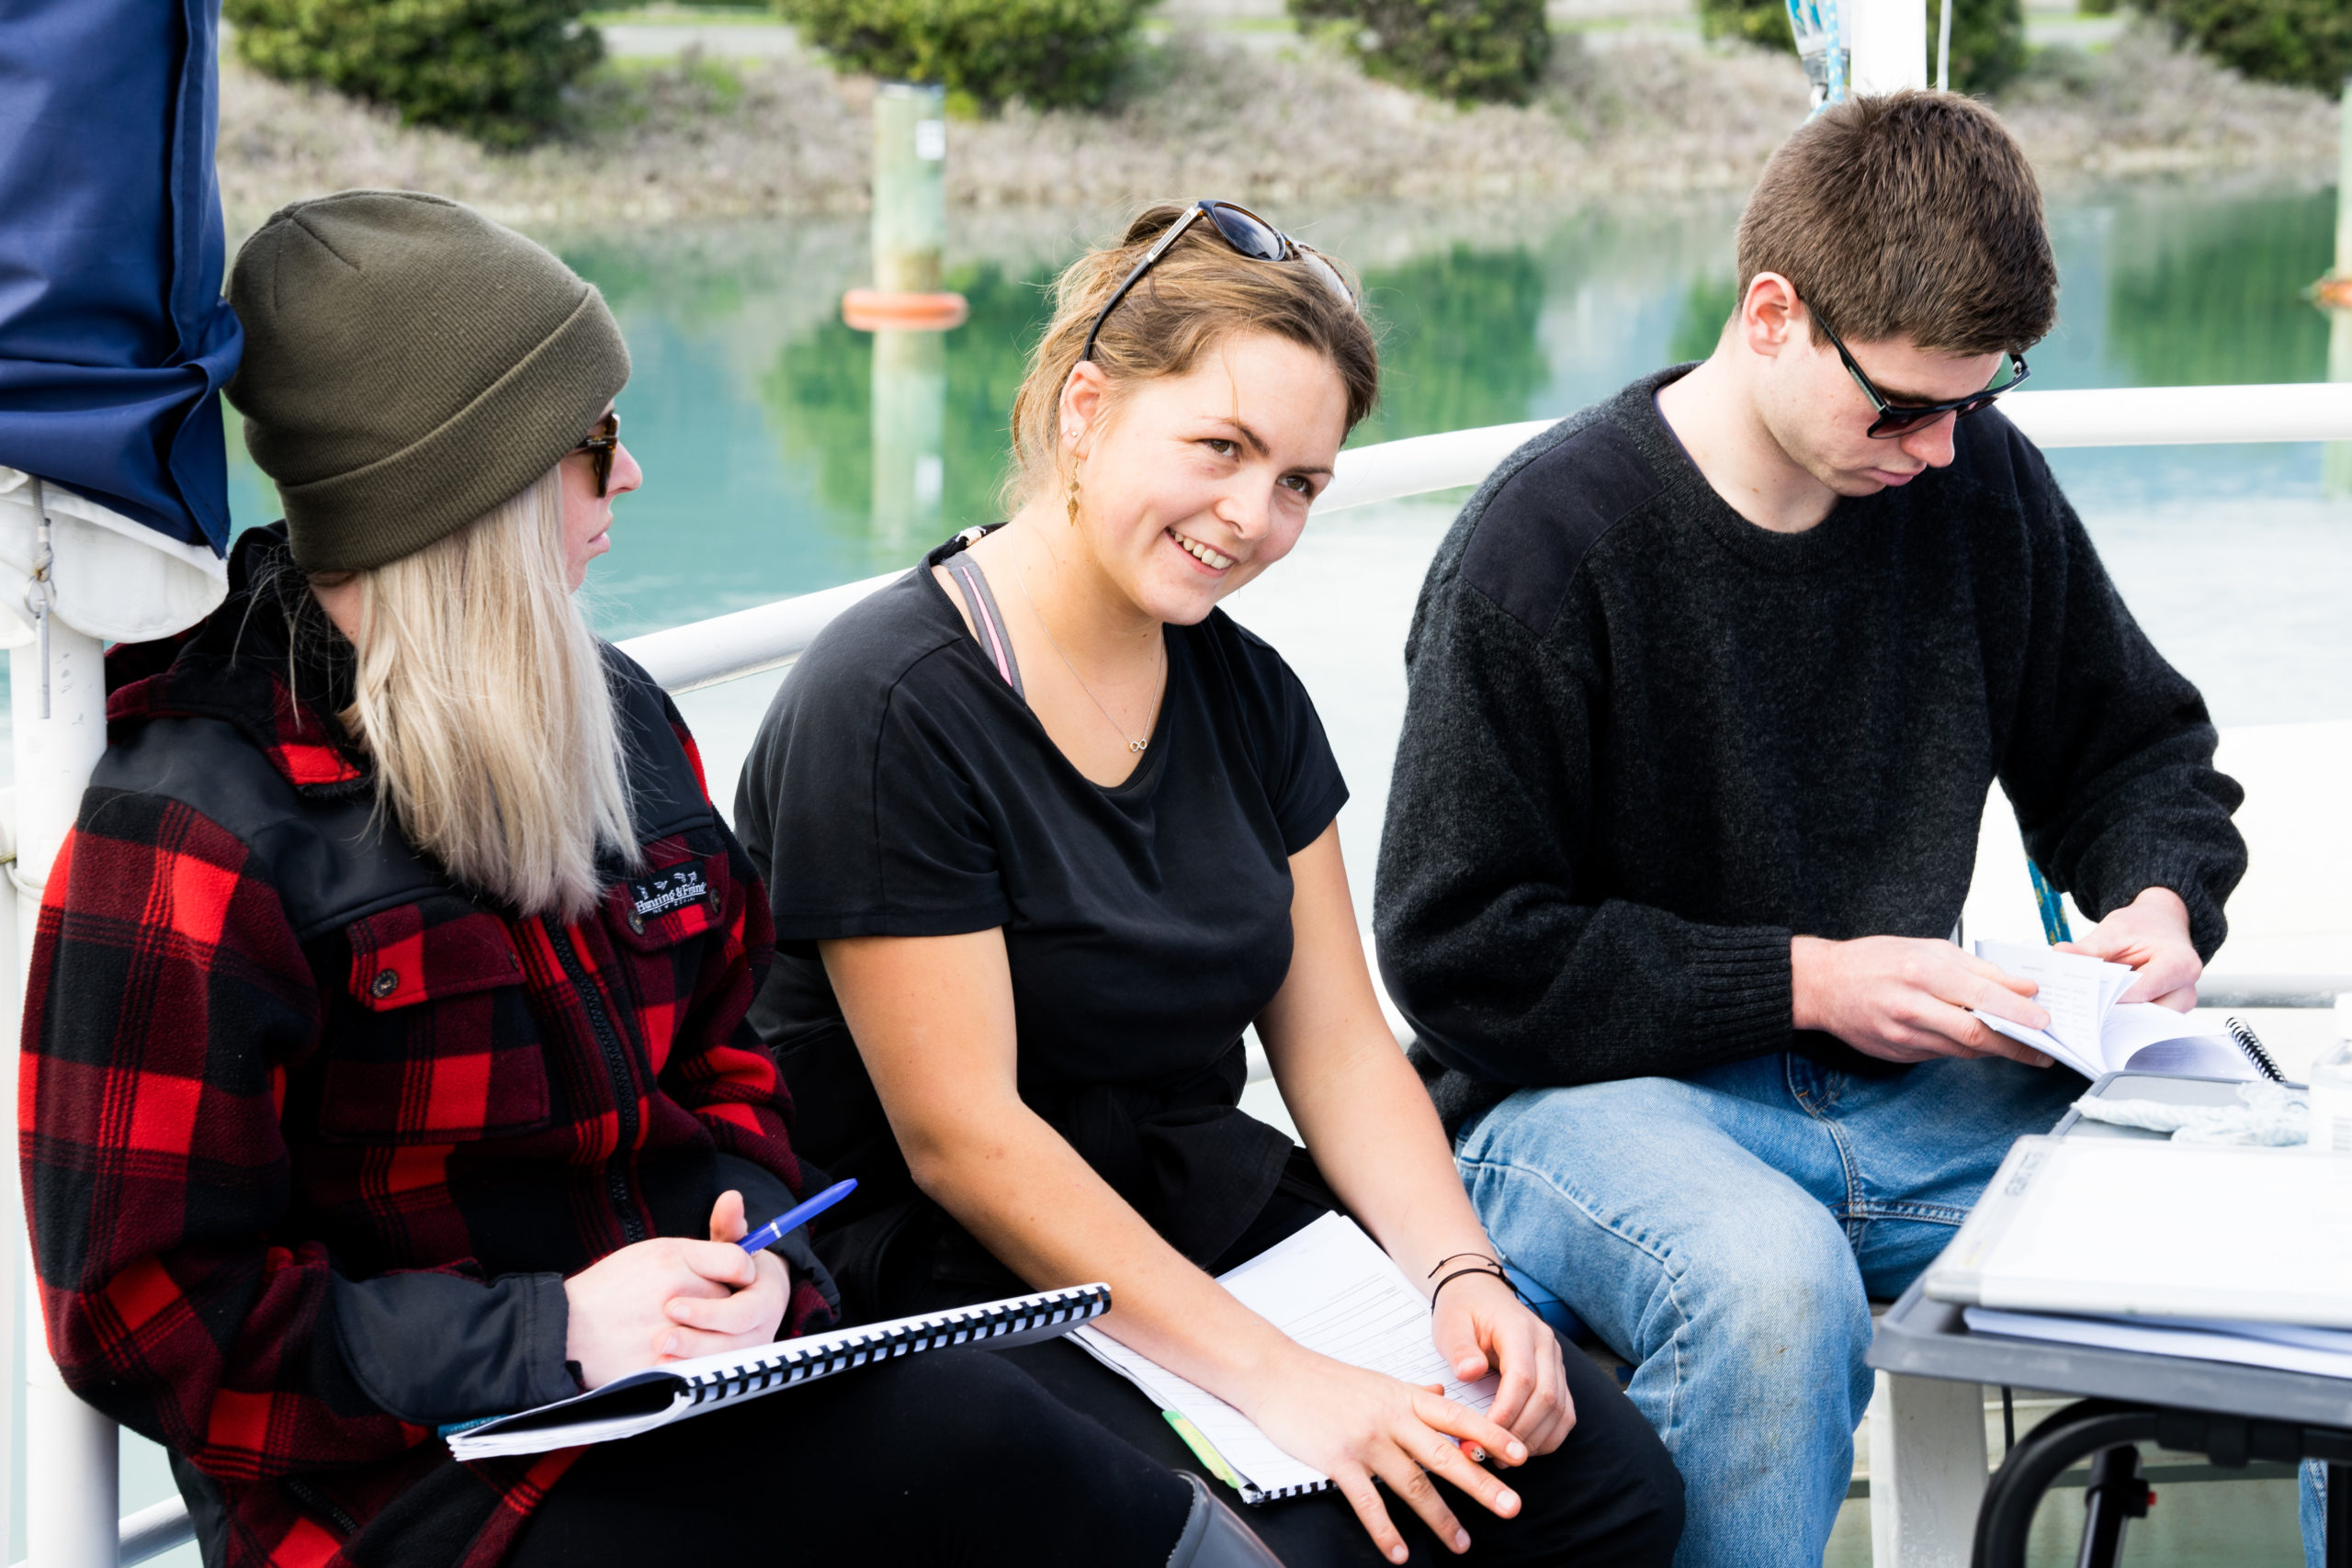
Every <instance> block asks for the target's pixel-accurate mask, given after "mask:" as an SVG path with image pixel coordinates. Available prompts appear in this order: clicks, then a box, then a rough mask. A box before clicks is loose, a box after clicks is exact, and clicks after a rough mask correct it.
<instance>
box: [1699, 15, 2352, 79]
mask: <svg viewBox="0 0 2352 1568" xmlns="http://www.w3.org/2000/svg"><path fill="white" fill-rule="evenodd" d="M2312 3H2313V4H2320V3H2324V0H2312ZM1938 5H1939V0H1928V62H1927V63H1928V70H1929V72H1930V73H1933V71H1934V69H1935V49H1936V26H1937V17H1938V16H1939V11H1938ZM1954 6H1955V8H1954V9H1953V11H1952V14H1951V85H1952V91H1954V92H1956V93H1974V94H1983V93H1997V92H1999V91H2000V90H2001V89H2002V88H2003V87H2006V86H2007V85H2009V83H2010V82H2011V81H2012V80H2014V79H2015V78H2016V76H2017V73H2018V72H2019V71H2022V70H2023V69H2025V7H2024V6H2023V5H2022V4H2021V3H2020V0H1954ZM1699 26H1700V28H1701V30H1702V31H1703V32H1704V33H1705V34H1706V35H1707V36H1708V37H1709V38H1736V39H1746V40H1747V42H1749V43H1758V44H1763V45H1765V46H1766V47H1768V48H1771V49H1785V50H1791V51H1793V50H1794V49H1795V48H1796V43H1795V40H1794V39H1792V37H1791V35H1790V33H1789V12H1788V7H1787V6H1784V5H1783V4H1781V0H1699Z"/></svg>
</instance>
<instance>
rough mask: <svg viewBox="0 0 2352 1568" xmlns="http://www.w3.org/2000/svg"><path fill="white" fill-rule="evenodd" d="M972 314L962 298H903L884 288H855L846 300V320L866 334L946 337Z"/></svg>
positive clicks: (915, 295)
mask: <svg viewBox="0 0 2352 1568" xmlns="http://www.w3.org/2000/svg"><path fill="white" fill-rule="evenodd" d="M971 313H972V308H971V306H970V305H968V304H967V303H966V302H965V299H964V297H963V296H962V295H961V294H902V293H899V292H897V291H895V290H891V289H884V288H853V289H851V290H850V291H849V292H848V293H846V294H844V295H842V321H846V322H848V323H849V324H850V325H851V326H853V327H854V328H856V329H857V330H858V331H859V332H862V333H871V332H879V331H881V330H883V329H885V328H889V329H892V330H894V331H898V332H902V333H944V332H946V331H948V330H949V329H950V328H953V327H960V326H962V325H963V324H964V320H965V318H966V317H967V316H969V315H970V314H971Z"/></svg>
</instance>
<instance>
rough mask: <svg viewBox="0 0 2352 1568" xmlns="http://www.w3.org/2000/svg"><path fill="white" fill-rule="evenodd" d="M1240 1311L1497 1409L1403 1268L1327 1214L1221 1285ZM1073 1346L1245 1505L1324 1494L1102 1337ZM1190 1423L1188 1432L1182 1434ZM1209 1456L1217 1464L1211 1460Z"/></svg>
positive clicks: (1092, 1331) (1216, 1408) (1301, 1471)
mask: <svg viewBox="0 0 2352 1568" xmlns="http://www.w3.org/2000/svg"><path fill="white" fill-rule="evenodd" d="M1217 1282H1218V1283H1219V1284H1222V1285H1223V1286H1224V1287H1225V1288H1226V1289H1227V1290H1228V1291H1231V1292H1233V1293H1234V1295H1235V1296H1236V1297H1237V1298H1238V1300H1239V1301H1240V1302H1241V1303H1242V1305H1244V1306H1246V1307H1248V1308H1250V1310H1251V1311H1252V1312H1255V1313H1257V1314H1259V1315H1260V1316H1261V1317H1264V1318H1266V1319H1267V1320H1269V1321H1270V1322H1272V1324H1273V1325H1274V1326H1275V1327H1277V1328H1279V1329H1281V1330H1282V1331H1283V1333H1284V1334H1287V1335H1289V1336H1290V1337H1292V1338H1293V1339H1295V1340H1297V1341H1298V1342H1299V1343H1300V1344H1301V1345H1304V1346H1306V1348H1308V1349H1310V1350H1319V1351H1321V1352H1322V1353H1323V1354H1324V1355H1326V1356H1329V1357H1331V1358H1332V1359H1335V1360H1340V1361H1346V1362H1349V1363H1351V1364H1352V1365H1355V1366H1359V1367H1369V1368H1371V1369H1372V1370H1373V1371H1381V1372H1386V1373H1387V1374H1388V1375H1389V1376H1390V1377H1393V1378H1401V1379H1403V1380H1404V1381H1405V1382H1410V1383H1421V1384H1425V1385H1426V1384H1434V1383H1442V1384H1444V1385H1445V1393H1446V1397H1447V1398H1449V1399H1452V1400H1454V1401H1456V1402H1458V1403H1460V1404H1466V1405H1468V1406H1469V1407H1470V1408H1471V1409H1473V1410H1480V1411H1483V1410H1485V1409H1487V1407H1489V1406H1490V1405H1492V1404H1494V1402H1495V1382H1496V1380H1495V1379H1494V1378H1493V1377H1491V1376H1490V1377H1486V1378H1481V1379H1480V1380H1479V1381H1478V1382H1475V1383H1464V1382H1463V1381H1462V1380H1461V1379H1460V1378H1457V1377H1455V1376H1454V1375H1453V1369H1452V1368H1451V1367H1448V1366H1447V1365H1446V1364H1445V1358H1444V1357H1443V1356H1441V1355H1439V1354H1438V1350H1437V1346H1436V1345H1435V1343H1433V1342H1432V1341H1431V1340H1430V1308H1429V1303H1427V1302H1425V1301H1423V1300H1422V1299H1421V1292H1419V1291H1417V1290H1415V1289H1414V1288H1413V1286H1412V1284H1411V1282H1410V1281H1408V1280H1407V1279H1406V1278H1405V1275H1404V1271H1403V1270H1402V1269H1398V1268H1397V1265H1396V1264H1394V1263H1392V1262H1390V1261H1389V1258H1388V1255H1387V1254H1386V1253H1385V1252H1383V1251H1381V1250H1380V1248H1379V1247H1378V1246H1377V1245H1376V1244H1375V1243H1374V1241H1373V1239H1372V1238H1371V1237H1370V1236H1368V1235H1364V1234H1363V1231H1362V1230H1361V1229H1359V1228H1358V1227H1357V1225H1356V1223H1355V1222H1354V1221H1353V1220H1351V1219H1349V1218H1348V1217H1347V1216H1346V1215H1344V1214H1326V1215H1324V1216H1323V1218H1321V1219H1319V1220H1317V1221H1316V1222H1315V1223H1314V1224H1311V1225H1309V1226H1307V1227H1306V1229H1305V1230H1303V1231H1300V1232H1299V1233H1298V1234H1297V1235H1294V1236H1292V1237H1291V1238H1290V1239H1289V1240H1287V1241H1284V1242H1283V1243H1281V1244H1280V1245H1279V1246H1275V1247H1269V1248H1267V1249H1266V1250H1265V1251H1264V1252H1261V1253H1260V1254H1259V1255H1258V1256H1257V1257H1255V1258H1251V1259H1250V1261H1249V1262H1247V1263H1244V1264H1243V1265H1241V1267H1240V1268H1238V1269H1231V1270H1229V1271H1228V1272H1227V1273H1224V1274H1220V1275H1218V1276H1217ZM1071 1339H1072V1340H1073V1342H1075V1343H1076V1344H1078V1345H1079V1346H1080V1347H1081V1348H1084V1349H1085V1350H1087V1351H1089V1352H1090V1353H1091V1354H1092V1355H1093V1356H1094V1357H1095V1359H1098V1360H1100V1361H1101V1362H1102V1363H1103V1365H1104V1366H1106V1367H1109V1368H1110V1369H1111V1370H1112V1371H1114V1372H1118V1373H1120V1374H1121V1375H1122V1376H1124V1377H1125V1378H1126V1379H1127V1381H1128V1382H1132V1383H1134V1384H1135V1385H1136V1387H1137V1388H1139V1389H1141V1390H1143V1391H1144V1393H1147V1394H1149V1395H1150V1396H1151V1397H1152V1398H1153V1399H1155V1400H1157V1401H1159V1407H1160V1409H1162V1410H1163V1411H1166V1412H1168V1413H1169V1415H1170V1417H1171V1420H1172V1419H1173V1418H1175V1417H1182V1423H1183V1424H1179V1425H1177V1430H1178V1431H1179V1432H1181V1433H1183V1434H1184V1438H1185V1440H1186V1441H1187V1442H1188V1443H1191V1444H1192V1445H1193V1449H1194V1450H1195V1451H1199V1450H1201V1449H1203V1447H1204V1446H1205V1447H1206V1448H1207V1449H1208V1450H1212V1452H1204V1453H1202V1455H1201V1457H1202V1459H1203V1461H1205V1462H1207V1463H1208V1464H1209V1466H1210V1468H1211V1469H1213V1470H1216V1471H1218V1472H1219V1475H1220V1478H1221V1479H1223V1480H1224V1481H1226V1482H1227V1483H1228V1484H1229V1485H1231V1486H1232V1487H1233V1489H1234V1490H1235V1491H1237V1492H1238V1493H1240V1494H1241V1497H1242V1501H1244V1502H1246V1503H1263V1502H1265V1501H1267V1500H1268V1499H1270V1498H1275V1497H1292V1496H1296V1495H1299V1494H1301V1493H1305V1492H1319V1491H1321V1490H1323V1489H1324V1488H1325V1487H1328V1486H1329V1485H1330V1484H1331V1478H1330V1477H1329V1476H1328V1475H1326V1474H1324V1473H1323V1472H1321V1471H1319V1470H1317V1469H1316V1468H1315V1467H1314V1466H1313V1465H1311V1464H1308V1463H1306V1461H1303V1460H1298V1459H1294V1458H1292V1457H1291V1456H1290V1455H1289V1454H1287V1453H1284V1452H1283V1450H1281V1449H1279V1448H1277V1447H1276V1446H1275V1445H1274V1440H1273V1439H1272V1438H1269V1437H1267V1436H1266V1434H1265V1433H1263V1432H1261V1431H1260V1430H1259V1429H1258V1427H1257V1424H1256V1423H1255V1422H1253V1421H1251V1420H1250V1417H1248V1416H1244V1415H1242V1414H1241V1412H1239V1411H1238V1410H1236V1409H1235V1408H1233V1406H1231V1405H1230V1404H1227V1403H1226V1402H1225V1401H1223V1400H1221V1399H1219V1398H1217V1397H1216V1395H1215V1394H1213V1393H1208V1392H1207V1391H1206V1390H1204V1389H1202V1388H1198V1387H1195V1386H1194V1385H1193V1384H1192V1383H1190V1382H1186V1381H1185V1380H1184V1379H1182V1378H1181V1377H1178V1376H1177V1375H1176V1374H1175V1373H1174V1372H1171V1371H1169V1370H1168V1369H1167V1368H1165V1367H1163V1366H1161V1365H1159V1363H1158V1362H1157V1361H1154V1360H1152V1359H1150V1358H1149V1357H1148V1356H1145V1355H1143V1354H1141V1353H1140V1352H1138V1351H1135V1350H1131V1349H1129V1348H1127V1347H1125V1345H1122V1344H1120V1343H1119V1342H1118V1341H1117V1340H1115V1339H1114V1338H1112V1337H1110V1336H1109V1335H1107V1334H1105V1333H1103V1331H1102V1330H1101V1329H1099V1328H1091V1327H1089V1328H1081V1329H1080V1330H1079V1331H1078V1332H1077V1333H1076V1334H1074V1335H1072V1336H1071ZM1185 1424H1189V1426H1190V1427H1191V1428H1192V1429H1191V1430H1190V1431H1186V1430H1185ZM1212 1453H1213V1455H1214V1457H1212Z"/></svg>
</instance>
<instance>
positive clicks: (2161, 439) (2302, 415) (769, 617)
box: [621, 382, 2352, 692]
mask: <svg viewBox="0 0 2352 1568" xmlns="http://www.w3.org/2000/svg"><path fill="white" fill-rule="evenodd" d="M2001 411H2002V412H2004V413H2006V414H2007V415H2008V416H2009V418H2011V419H2012V420H2014V421H2016V422H2017V425H2018V429H2020V430H2022V431H2024V432H2025V434H2027V435H2028V436H2030V437H2031V438H2032V440H2033V441H2034V443H2035V444H2036V445H2037V446H2048V447H2057V446H2192V445H2198V444H2211V443H2216V442H2226V441H2342V440H2352V383H2347V384H2345V385H2341V386H2338V385H2335V384H2332V383H2327V382H2313V383H2292V384H2287V385H2278V386H2245V387H2126V388H2115V389H2100V390H2096V391H2081V392H2012V393H2010V394H2009V395H2008V396H2007V397H2005V398H2003V399H2002V400H2001ZM1555 423H1558V422H1557V421H1556V420H1548V419H1533V420H1527V421H1524V422H1522V423H1517V424H1490V425H1486V426H1484V427H1482V428H1479V429H1476V430H1450V431H1447V432H1445V433H1444V434H1440V435H1412V436H1407V437H1406V438H1405V439H1403V440H1401V441H1386V442H1382V443H1381V444H1379V445H1378V446H1357V447H1353V448H1351V449H1350V450H1348V451H1345V452H1342V453H1340V461H1339V471H1338V473H1337V475H1336V476H1335V477H1334V478H1333V479H1332V481H1331V485H1330V488H1329V489H1328V490H1326V491H1324V492H1323V496H1322V499H1321V500H1319V501H1317V502H1316V503H1315V513H1316V515H1317V516H1318V517H1320V516H1324V515H1326V514H1328V513H1333V512H1341V511H1345V510H1346V509H1347V508H1349V507H1351V506H1368V505H1370V504H1372V503H1373V502H1380V501H1399V500H1402V499H1404V498H1405V497H1407V496H1414V495H1426V494H1428V493H1429V492H1430V491H1440V490H1455V489H1459V488H1460V487H1462V486H1464V485H1475V484H1476V483H1478V482H1479V481H1480V480H1482V479H1485V478H1486V477H1487V475H1488V474H1490V473H1492V472H1493V471H1494V470H1495V468H1496V466H1497V465H1498V464H1499V463H1500V462H1501V461H1502V460H1503V459H1504V458H1505V457H1510V455H1511V453H1513V452H1515V451H1517V450H1518V449H1519V448H1520V447H1521V446H1524V445H1525V444H1526V443H1527V442H1528V441H1530V440H1532V438H1534V437H1535V436H1537V435H1539V434H1542V433H1543V432H1544V431H1546V430H1549V429H1550V428H1552V426H1553V425H1554V424H1555ZM898 575H899V574H898V573H895V572H892V573H887V574H885V575H883V576H881V577H869V578H866V579H865V580H864V581H859V582H845V583H842V585H841V586H839V587H837V588H828V589H825V590H823V591H822V592H816V593H804V594H802V595H800V596H799V597H798V598H796V599H782V600H778V601H777V602H775V604H762V605H760V606H758V607H757V608H756V609H750V610H738V611H736V612H735V613H734V614H732V615H718V616H715V617H713V618H712V619H710V620H707V621H695V622H693V623H691V624H689V625H687V626H672V627H671V628H670V629H668V630H667V631H659V632H649V633H647V634H646V635H645V636H643V637H631V638H629V639H628V641H627V642H624V643H622V644H621V647H622V649H624V650H625V651H627V652H628V654H629V655H630V656H631V657H632V658H634V659H635V660H637V661H638V662H639V663H640V664H642V665H644V666H645V667H646V669H648V670H649V671H652V673H653V678H654V679H655V680H657V681H659V682H662V685H664V686H666V687H668V688H669V689H670V690H671V691H673V692H691V691H695V690H697V689H699V688H701V687H704V686H715V685H718V684H719V683H720V682H725V681H734V680H739V679H741V678H742V677H743V676H746V675H757V674H759V673H760V672H762V671H767V670H774V669H776V668H778V667H779V666H781V665H786V664H789V663H791V662H792V661H793V660H795V659H797V658H798V657H799V656H800V652H801V650H802V649H805V648H807V647H808V646H809V643H810V642H812V641H814V640H815V638H816V636H817V634H818V633H819V632H820V631H822V630H824V629H825V626H826V623H827V622H829V621H831V619H832V618H833V617H834V616H835V615H840V614H841V613H842V611H843V610H846V609H848V608H849V607H850V606H851V605H852V604H856V603H857V602H858V601H859V600H860V599H863V598H865V596H866V595H867V594H869V593H871V592H874V591H875V590H876V589H878V588H880V587H881V586H882V585H883V584H885V583H887V582H889V581H893V580H894V579H895V578H896V577H897V576H898Z"/></svg>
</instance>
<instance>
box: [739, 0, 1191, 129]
mask: <svg viewBox="0 0 2352 1568" xmlns="http://www.w3.org/2000/svg"><path fill="white" fill-rule="evenodd" d="M1149 4H1150V0H775V6H776V10H777V12H778V13H779V14H781V15H782V16H783V17H784V18H785V19H786V21H788V22H791V23H792V24H793V25H794V26H795V27H797V28H799V29H800V30H801V32H802V34H803V35H804V36H806V37H807V38H808V39H809V42H811V43H813V44H815V45H816V46H817V47H818V48H820V49H821V50H823V51H825V52H826V53H828V54H830V55H831V56H832V57H833V60H834V62H836V63H838V64H840V65H841V66H842V67H844V68H845V69H848V70H852V71H865V72H871V73H873V74H875V75H876V76H883V77H888V78H889V79H890V80H892V81H898V82H936V83H938V84H940V85H942V86H944V87H945V88H946V89H947V90H948V92H949V93H951V94H963V95H966V96H969V97H970V98H972V99H974V100H975V101H977V102H978V103H980V104H984V105H989V106H994V105H997V104H1001V103H1003V102H1004V101H1006V100H1007V99H1009V98H1020V99H1022V100H1023V101H1024V102H1026V103H1028V104H1031V105H1033V106H1035V107H1038V108H1057V107H1082V106H1092V105H1095V104H1099V103H1101V102H1102V101H1103V97H1104V96H1106V95H1107V94H1108V93H1109V92H1110V90H1111V88H1112V87H1113V86H1114V85H1115V84H1116V82H1117V80H1118V77H1119V74H1120V73H1121V71H1122V70H1123V69H1124V68H1125V65H1126V62H1127V55H1128V51H1129V50H1130V49H1132V47H1133V46H1134V42H1135V31H1136V21H1137V20H1138V19H1140V17H1142V15H1143V13H1144V10H1145V8H1146V6H1148V5H1149Z"/></svg>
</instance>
